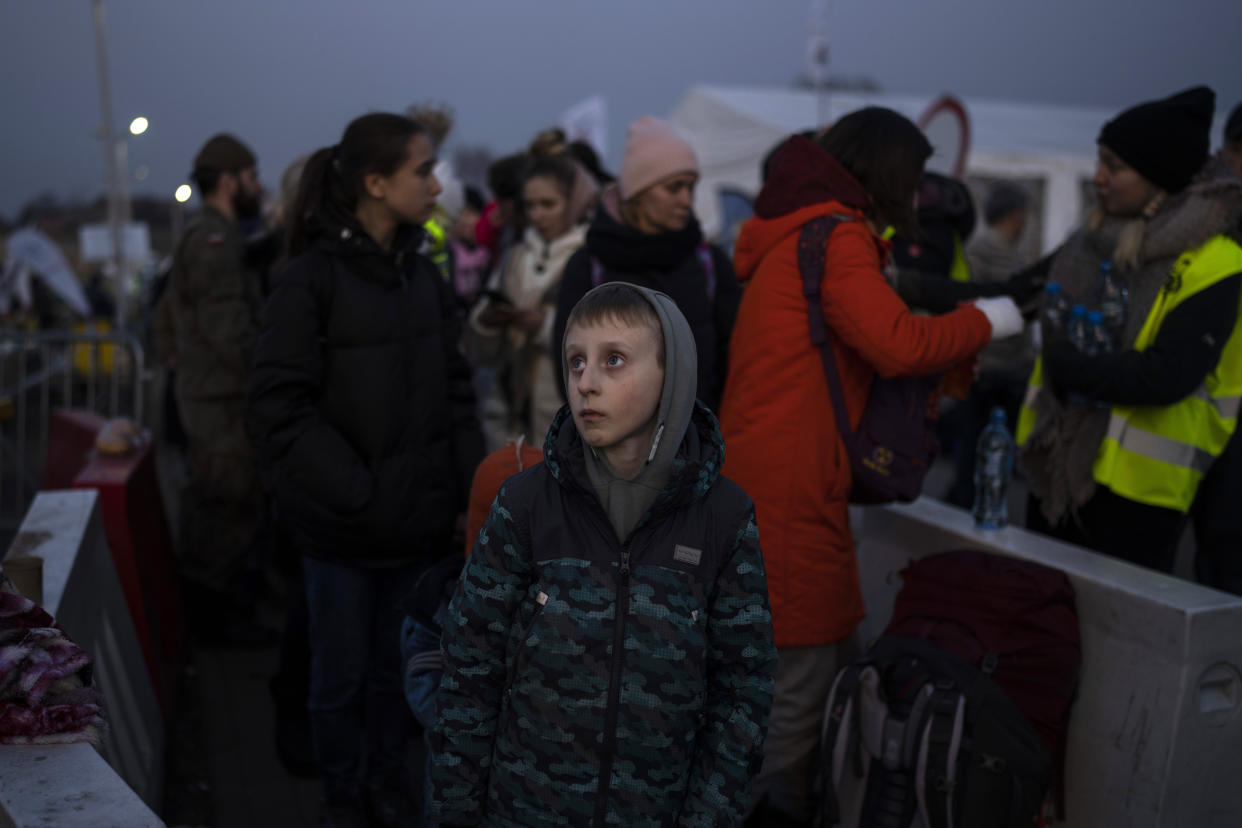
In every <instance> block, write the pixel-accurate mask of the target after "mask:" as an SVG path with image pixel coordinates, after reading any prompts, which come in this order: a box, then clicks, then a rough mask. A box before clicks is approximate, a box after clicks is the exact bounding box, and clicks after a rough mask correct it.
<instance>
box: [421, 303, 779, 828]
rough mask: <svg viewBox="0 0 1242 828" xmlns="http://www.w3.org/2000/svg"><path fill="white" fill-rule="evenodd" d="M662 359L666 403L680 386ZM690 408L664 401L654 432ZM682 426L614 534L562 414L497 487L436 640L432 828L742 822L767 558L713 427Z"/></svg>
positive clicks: (763, 649) (760, 667) (701, 419)
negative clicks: (653, 490)
mask: <svg viewBox="0 0 1242 828" xmlns="http://www.w3.org/2000/svg"><path fill="white" fill-rule="evenodd" d="M650 298H651V297H650V296H649V299H650ZM661 301H662V302H668V303H669V305H670V306H671V301H670V300H668V299H667V297H664V298H663V299H662V300H661ZM653 303H654V302H653ZM657 308H659V305H657ZM662 322H663V324H664V326H665V330H666V336H667V331H668V327H667V321H666V320H662ZM665 350H666V359H667V362H666V370H665V377H666V391H667V390H668V389H667V385H668V382H669V380H668V378H669V377H678V376H683V377H684V376H685V375H686V374H685V373H680V374H679V373H678V372H679V371H680V370H681V369H680V368H678V366H677V365H676V361H677V359H678V357H677V354H676V351H677V350H678V349H677V348H675V347H668V346H667V345H666V349H665ZM681 350H684V349H681ZM683 367H684V361H683ZM691 367H692V366H691ZM688 375H689V376H691V377H693V376H694V372H693V371H692V370H691V371H689V372H688ZM673 382H674V383H675V384H682V383H685V380H684V379H681V380H678V379H674V380H673ZM683 396H685V395H684V394H683V393H682V392H680V391H678V392H676V393H673V394H672V395H671V398H670V395H669V394H667V393H666V394H665V395H664V400H665V401H668V403H669V404H668V407H667V408H666V406H665V405H664V402H663V401H662V404H661V407H660V415H659V416H660V418H661V420H662V421H664V422H666V423H672V422H675V421H677V419H678V410H679V405H678V404H677V402H676V400H677V399H678V398H680V397H683ZM682 416H683V417H684V419H682V420H681V422H682V426H681V429H682V430H681V433H680V435H678V439H670V434H669V433H666V434H665V435H664V437H663V438H661V444H667V445H669V446H671V447H672V450H671V451H670V452H668V454H667V457H668V464H667V468H666V469H665V472H664V474H663V477H664V483H663V485H662V487H661V488H660V491H659V493H658V496H657V497H656V498H655V499H654V501H653V502H651V503H650V505H649V506H648V507H647V508H646V510H645V511H644V512H643V514H642V516H641V518H640V519H639V520H638V522H637V524H636V526H635V527H634V528H633V530H632V531H630V532H628V533H625V534H623V535H622V534H621V533H619V532H618V530H617V528H616V524H615V520H614V519H613V513H612V509H610V508H606V507H605V505H604V504H603V503H602V502H601V500H600V497H599V496H598V495H597V491H598V486H597V483H598V480H597V479H595V476H594V475H593V474H592V473H591V472H590V471H588V463H589V462H591V461H590V460H589V459H588V453H589V451H590V449H589V448H588V447H586V446H585V444H584V443H583V441H582V439H581V437H580V435H579V433H578V430H577V428H576V427H575V425H574V421H573V418H572V416H571V415H570V412H569V407H568V406H566V407H565V408H563V409H562V410H561V412H560V413H559V414H558V415H557V419H556V420H555V421H554V423H553V425H552V428H551V430H550V431H549V435H548V440H547V443H546V444H545V447H544V454H545V462H544V463H541V464H539V465H537V466H535V467H533V468H531V469H528V470H527V471H525V472H522V473H521V474H519V475H517V476H515V477H512V478H510V479H509V480H508V481H506V482H505V483H504V484H503V485H502V487H501V490H500V494H499V496H498V497H497V500H496V503H495V504H494V505H493V507H492V510H491V513H490V515H489V516H488V519H487V522H486V523H485V525H484V528H483V531H482V533H481V534H480V535H479V540H478V543H477V544H476V545H475V548H474V552H473V554H472V555H471V556H470V560H469V561H468V562H467V565H466V569H465V571H464V572H463V575H462V579H461V583H460V585H459V587H458V591H457V594H456V595H455V596H454V598H453V601H452V603H451V605H450V608H449V613H448V619H447V623H446V626H445V632H444V639H443V648H444V653H445V676H444V679H443V681H442V683H441V686H440V693H439V699H438V714H437V717H436V727H435V731H434V735H433V738H432V788H433V791H432V798H433V804H432V813H433V818H434V819H436V820H438V821H439V822H440V823H441V824H446V825H489V826H531V825H588V824H590V825H601V826H602V825H605V824H608V825H653V826H673V825H678V826H689V825H704V826H706V825H736V824H739V823H740V822H741V815H742V810H743V808H744V807H745V804H746V800H747V792H748V787H749V780H750V777H751V776H752V774H753V772H754V771H756V770H757V768H758V763H759V761H760V758H761V755H760V748H761V745H762V741H763V735H764V732H765V730H766V728H767V719H768V711H769V708H770V705H771V698H772V685H773V675H774V672H775V668H776V651H775V646H774V644H773V641H772V630H771V619H770V615H769V612H768V605H767V589H766V585H765V582H764V568H763V558H762V555H761V554H760V550H759V543H758V535H757V532H756V530H755V524H754V519H753V517H754V512H753V507H752V504H751V502H750V499H749V498H748V497H747V496H746V494H745V493H744V492H743V491H742V490H741V489H740V488H739V487H737V486H736V485H734V484H733V483H731V482H730V481H728V480H726V479H725V478H723V477H721V476H720V464H721V462H722V461H723V455H724V446H723V443H722V441H721V437H720V431H719V428H718V426H717V423H716V420H715V417H714V416H713V415H712V414H711V412H710V411H708V410H707V409H706V408H704V407H703V406H701V405H695V406H694V409H693V413H692V414H691V413H690V412H685V414H684V415H682ZM658 449H659V446H657V451H656V453H655V454H656V459H658V458H659V457H660V456H662V455H661V452H660V451H659V450H658ZM653 462H654V461H653ZM618 495H619V496H620V497H621V499H625V498H626V497H627V494H626V493H625V492H621V493H618ZM622 537H623V538H624V539H622Z"/></svg>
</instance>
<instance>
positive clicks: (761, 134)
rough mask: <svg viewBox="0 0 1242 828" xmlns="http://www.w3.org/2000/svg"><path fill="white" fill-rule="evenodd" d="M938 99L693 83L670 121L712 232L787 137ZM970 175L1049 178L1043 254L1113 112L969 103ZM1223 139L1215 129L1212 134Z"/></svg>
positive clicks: (1068, 215) (1063, 229) (1069, 221)
mask: <svg viewBox="0 0 1242 828" xmlns="http://www.w3.org/2000/svg"><path fill="white" fill-rule="evenodd" d="M932 102H933V99H932V98H931V97H920V96H899V95H865V96H864V95H847V94H836V93H832V94H826V95H823V96H822V97H821V96H820V95H819V94H816V93H815V92H810V91H803V90H795V89H780V88H744V87H724V86H695V87H692V88H691V89H690V91H689V92H687V93H686V95H685V97H684V98H682V100H681V102H680V103H679V104H678V105H677V106H676V108H674V110H673V112H672V113H671V115H670V117H669V120H670V121H671V122H672V123H673V124H674V125H675V126H676V127H677V128H678V129H679V130H680V131H681V132H682V133H683V134H684V135H685V136H686V138H687V139H688V140H689V141H690V143H691V144H692V145H693V146H694V148H695V151H696V152H697V153H698V156H699V164H700V166H701V169H702V180H701V183H700V186H699V190H698V193H697V195H696V200H695V210H696V211H697V213H698V216H699V220H700V221H701V222H702V223H703V229H704V232H706V233H707V234H708V235H709V236H717V235H719V233H720V231H721V230H722V229H724V228H723V227H722V223H723V216H722V209H721V192H722V191H727V190H736V191H739V192H742V193H744V194H746V195H748V196H750V197H753V196H754V195H755V194H756V193H758V191H759V185H760V182H759V166H760V162H761V161H762V159H763V157H764V155H765V154H766V153H767V152H768V151H769V150H771V149H772V147H773V146H775V144H776V142H777V141H779V140H781V139H782V138H784V137H785V136H787V135H789V134H791V133H793V132H799V131H801V130H806V129H813V128H815V127H816V126H818V125H820V124H823V123H830V122H831V121H834V120H836V119H837V118H840V117H841V116H842V115H845V114H847V113H849V112H852V111H854V110H856V109H859V108H861V107H864V106H886V107H889V108H890V109H894V110H896V111H897V112H900V113H902V114H903V115H905V116H906V117H908V118H910V119H911V120H916V119H917V118H918V117H919V116H920V115H922V114H923V112H924V111H925V110H926V109H927V107H928V106H929V104H931V103H932ZM964 103H965V106H966V111H967V113H968V115H969V118H970V152H969V154H968V156H967V159H966V175H968V176H969V175H979V176H986V177H989V178H1036V179H1040V180H1041V181H1042V182H1043V192H1044V198H1043V216H1042V221H1041V222H1040V226H1041V227H1042V237H1041V239H1040V246H1041V249H1042V250H1044V251H1047V250H1050V249H1052V248H1053V247H1055V246H1056V245H1057V244H1059V243H1060V242H1061V241H1062V240H1063V239H1064V238H1065V237H1066V236H1067V235H1068V234H1069V232H1070V230H1072V229H1073V227H1074V226H1075V225H1076V224H1077V223H1078V221H1079V219H1080V218H1081V215H1082V207H1083V204H1082V182H1083V180H1085V179H1089V178H1090V177H1091V175H1092V174H1093V172H1094V170H1095V155H1096V148H1095V139H1096V136H1097V135H1099V131H1100V127H1101V126H1102V125H1103V124H1104V122H1105V121H1107V120H1108V119H1109V118H1111V117H1112V116H1113V115H1114V114H1116V113H1115V112H1114V111H1111V110H1105V109H1095V108H1085V107H1068V106H1052V105H1045V104H1026V103H1013V102H1002V101H989V100H978V99H968V100H965V101H964ZM1214 134H1215V133H1214Z"/></svg>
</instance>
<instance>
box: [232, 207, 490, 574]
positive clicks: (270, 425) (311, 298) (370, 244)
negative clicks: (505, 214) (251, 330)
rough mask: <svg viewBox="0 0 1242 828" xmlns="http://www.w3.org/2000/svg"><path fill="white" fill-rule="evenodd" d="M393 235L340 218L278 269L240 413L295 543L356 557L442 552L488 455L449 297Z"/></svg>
mask: <svg viewBox="0 0 1242 828" xmlns="http://www.w3.org/2000/svg"><path fill="white" fill-rule="evenodd" d="M419 235H420V234H419V233H418V232H417V231H413V230H406V231H404V232H402V233H401V234H399V236H398V244H396V245H394V251H396V252H387V251H384V250H382V249H381V248H380V247H379V245H377V244H376V243H375V242H374V241H373V240H372V239H371V238H370V236H368V235H366V234H365V233H362V232H360V231H358V230H357V229H356V228H355V229H346V228H340V229H338V230H337V231H336V232H335V233H334V234H333V235H332V236H331V237H320V238H319V239H317V240H316V241H315V242H314V244H312V246H311V248H310V249H309V250H307V251H306V252H305V253H303V254H302V255H301V256H299V257H297V258H296V259H294V260H293V261H292V262H290V263H289V265H288V266H287V267H286V268H285V269H284V270H283V271H282V272H281V273H280V275H279V277H278V280H277V285H276V289H275V291H274V292H273V294H272V297H271V300H270V301H269V302H268V303H267V308H266V310H265V312H264V318H263V327H262V331H261V334H260V337H259V340H258V344H257V346H256V349H255V364H254V370H253V373H252V376H251V383H250V396H249V406H248V411H247V418H248V422H247V425H248V426H249V429H250V433H251V438H252V440H253V441H254V442H255V445H256V448H257V451H258V456H259V459H260V463H261V466H262V468H263V470H264V473H265V479H266V481H267V484H268V486H269V488H270V490H271V492H272V494H273V496H274V498H275V501H276V504H277V509H278V512H279V517H280V521H281V524H282V526H283V527H285V528H287V530H288V531H289V533H290V536H291V538H292V540H293V542H294V544H295V545H296V547H297V549H298V550H299V551H301V552H303V553H304V554H308V555H311V556H313V557H316V558H320V559H324V560H329V561H336V562H341V563H352V564H360V565H364V566H368V565H375V566H383V565H389V564H398V563H404V562H409V561H413V560H417V559H419V558H423V557H430V556H435V555H439V554H442V553H443V551H444V550H445V549H446V548H447V543H448V540H449V538H450V537H451V535H452V531H453V521H454V518H455V517H456V516H457V515H458V514H459V513H461V512H463V511H464V510H465V506H466V496H467V493H468V490H469V486H470V478H471V476H472V475H473V473H474V468H475V466H476V465H478V462H479V461H480V460H481V459H482V456H483V438H482V434H481V433H480V431H479V425H478V421H477V419H476V416H475V400H474V392H473V390H472V387H471V377H470V368H469V365H468V364H467V363H466V361H465V359H464V357H462V355H461V353H460V351H459V349H458V346H457V343H458V340H459V327H458V322H457V319H456V315H455V313H454V311H453V303H452V298H451V297H450V295H449V293H448V289H447V288H446V287H445V285H444V284H443V282H442V281H441V279H440V277H439V274H438V272H437V271H436V269H435V266H434V265H433V264H432V263H431V262H430V261H428V260H427V259H425V258H423V257H422V256H419V255H418V254H417V253H416V252H415V251H416V250H417V249H418V248H417V244H418V241H419V238H418V236H419Z"/></svg>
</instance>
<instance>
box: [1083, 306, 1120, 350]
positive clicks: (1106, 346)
mask: <svg viewBox="0 0 1242 828" xmlns="http://www.w3.org/2000/svg"><path fill="white" fill-rule="evenodd" d="M1082 352H1083V354H1084V355H1086V356H1099V355H1101V354H1111V353H1112V352H1113V337H1112V335H1111V334H1110V333H1109V331H1108V324H1107V322H1106V321H1105V319H1104V314H1103V312H1102V311H1090V312H1089V313H1088V314H1087V336H1086V342H1085V344H1084V347H1083V348H1082Z"/></svg>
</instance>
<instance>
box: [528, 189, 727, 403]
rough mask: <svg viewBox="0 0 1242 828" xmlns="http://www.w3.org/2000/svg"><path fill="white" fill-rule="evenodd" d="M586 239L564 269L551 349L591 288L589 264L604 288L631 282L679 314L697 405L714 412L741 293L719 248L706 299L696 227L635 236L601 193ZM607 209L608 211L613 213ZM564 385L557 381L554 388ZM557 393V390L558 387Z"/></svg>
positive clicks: (714, 250)
mask: <svg viewBox="0 0 1242 828" xmlns="http://www.w3.org/2000/svg"><path fill="white" fill-rule="evenodd" d="M610 192H612V191H606V192H605V197H604V200H603V204H602V205H601V207H600V209H599V210H597V211H596V213H595V218H594V219H593V220H592V221H591V228H590V229H589V230H588V231H587V238H586V245H585V246H584V247H582V248H581V249H580V250H578V252H577V253H575V254H574V255H573V256H572V257H571V258H570V260H569V261H568V262H567V263H566V264H565V275H564V276H563V277H562V278H561V293H560V298H559V301H558V302H557V308H556V324H555V327H554V328H553V331H552V343H553V347H555V348H557V349H558V353H557V355H556V357H557V360H558V362H559V360H560V354H559V349H560V347H561V342H562V341H563V340H564V336H565V323H566V321H567V320H568V319H569V312H570V311H571V310H573V308H574V305H576V304H578V300H579V299H581V298H582V297H583V295H585V294H586V292H587V291H589V290H590V289H591V288H592V287H594V284H593V275H592V270H593V264H592V259H594V260H596V261H598V262H599V264H600V266H601V267H602V269H603V281H605V282H631V283H633V284H636V285H638V286H639V287H645V288H649V289H650V290H658V291H660V292H661V293H664V294H666V295H667V296H669V298H671V299H672V300H673V301H674V302H676V303H677V307H678V309H679V310H681V312H682V314H683V315H684V316H685V317H686V321H687V322H689V323H690V330H691V331H693V332H694V344H695V347H696V348H697V349H698V352H699V384H698V397H699V399H700V400H702V401H703V403H704V404H705V405H706V406H707V407H708V408H710V409H711V410H712V411H715V410H716V409H717V407H718V406H719V405H720V395H721V393H722V392H723V391H724V382H725V376H726V375H727V374H728V370H729V360H728V356H729V337H730V336H732V334H733V321H734V319H735V318H736V317H737V304H738V300H739V299H740V298H741V288H739V287H738V284H737V276H736V275H734V273H733V263H732V262H730V261H729V257H728V256H726V255H725V254H724V253H723V252H722V251H721V250H720V248H718V247H716V246H715V245H709V246H708V251H709V254H710V255H711V257H712V269H713V271H714V275H715V287H714V291H715V296H714V298H713V297H711V296H709V288H708V279H707V273H706V270H705V268H704V266H703V262H702V261H701V260H700V250H699V247H700V245H701V244H702V242H703V232H702V230H701V229H700V228H699V222H698V220H697V219H695V218H693V217H691V219H690V223H689V224H688V225H687V226H686V227H685V228H684V229H682V230H679V231H676V232H670V233H655V234H647V233H641V232H639V231H638V230H635V229H634V228H632V227H630V226H628V225H626V224H625V223H623V222H622V221H621V220H620V219H618V218H617V217H616V215H615V214H614V213H613V212H612V210H610V208H609V198H608V196H609V193H610ZM613 209H615V205H614V207H613ZM563 381H564V378H563V377H562V382H563ZM561 390H562V392H563V391H564V388H563V387H562V389H561Z"/></svg>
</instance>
